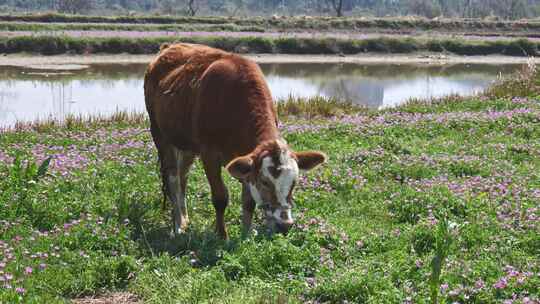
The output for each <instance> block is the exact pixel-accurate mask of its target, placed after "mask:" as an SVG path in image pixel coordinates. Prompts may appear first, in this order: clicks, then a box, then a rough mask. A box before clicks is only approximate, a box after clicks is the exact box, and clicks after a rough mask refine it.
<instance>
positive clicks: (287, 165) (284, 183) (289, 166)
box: [261, 150, 298, 208]
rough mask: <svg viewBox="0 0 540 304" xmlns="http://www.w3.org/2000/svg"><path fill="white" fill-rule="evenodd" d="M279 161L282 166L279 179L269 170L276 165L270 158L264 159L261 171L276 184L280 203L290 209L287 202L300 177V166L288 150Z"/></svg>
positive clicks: (280, 156)
mask: <svg viewBox="0 0 540 304" xmlns="http://www.w3.org/2000/svg"><path fill="white" fill-rule="evenodd" d="M279 161H280V165H279V167H278V168H277V169H279V170H280V171H281V174H280V175H279V176H278V178H274V176H273V175H272V174H271V173H270V171H269V170H268V167H273V166H275V165H276V164H274V162H273V161H272V158H271V157H269V156H268V157H265V158H264V159H263V161H262V167H261V170H262V173H263V175H264V176H265V177H266V178H267V179H269V180H270V181H271V182H272V183H273V184H274V188H275V189H276V197H277V199H278V203H279V204H280V205H281V206H282V207H283V208H290V206H289V203H288V202H287V196H288V195H289V192H290V191H291V187H292V186H293V183H294V181H295V180H296V179H297V177H298V164H297V163H296V161H295V160H294V159H293V158H292V157H291V155H290V153H289V151H287V150H285V151H283V152H282V153H281V154H280V155H279Z"/></svg>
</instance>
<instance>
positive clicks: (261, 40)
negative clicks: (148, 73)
mask: <svg viewBox="0 0 540 304" xmlns="http://www.w3.org/2000/svg"><path fill="white" fill-rule="evenodd" d="M173 42H190V43H201V44H206V45H209V46H213V47H217V48H220V49H223V50H227V51H233V52H240V53H275V54H358V53H365V52H377V53H412V52H418V51H428V52H450V53H454V54H458V55H490V54H503V55H512V56H534V55H537V54H538V43H537V42H534V41H530V40H527V39H517V40H500V41H476V40H475V41H471V40H460V39H432V40H425V39H412V38H404V39H400V38H386V37H380V38H370V39H337V38H325V37H323V38H316V37H314V38H298V37H286V36H283V37H235V36H234V35H231V36H215V37H212V36H192V37H141V38H119V37H118V38H117V37H111V38H92V37H83V38H77V37H69V36H17V37H0V53H7V54H11V53H19V52H29V53H39V54H45V55H53V54H63V53H75V54H91V53H114V54H116V53H130V54H153V53H156V52H157V51H158V50H159V46H160V44H162V43H173Z"/></svg>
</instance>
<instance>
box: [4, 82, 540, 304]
mask: <svg viewBox="0 0 540 304" xmlns="http://www.w3.org/2000/svg"><path fill="white" fill-rule="evenodd" d="M539 84H540V76H539V75H538V74H535V73H533V72H531V71H528V72H526V73H522V74H521V75H520V76H516V77H514V78H513V79H512V80H509V81H506V82H504V83H501V84H500V85H499V86H497V87H494V88H492V89H491V90H489V92H488V93H487V95H486V96H479V97H473V98H457V97H453V98H446V99H442V100H438V101H431V102H425V101H423V102H420V101H417V102H411V103H409V104H408V105H405V106H402V107H399V108H395V109H387V110H384V111H378V112H365V111H362V110H355V109H350V108H349V107H347V106H343V112H336V113H334V114H333V115H340V118H339V119H338V118H337V117H327V118H325V117H324V116H325V115H307V116H304V115H297V114H298V113H296V112H298V111H299V110H298V108H301V107H307V105H305V104H304V105H302V102H301V101H295V102H291V105H290V108H289V109H285V108H282V109H281V110H280V112H281V113H282V114H284V113H288V114H291V115H289V116H287V117H284V118H286V119H285V120H284V123H283V124H282V125H281V130H282V132H283V135H284V136H285V138H286V140H287V141H288V142H289V143H290V145H291V146H292V147H294V148H295V149H320V150H323V151H325V152H326V153H327V154H328V155H329V160H330V161H329V163H328V164H326V165H325V166H324V167H322V168H320V169H318V170H316V171H315V172H312V173H309V174H306V175H302V177H301V179H300V181H299V183H298V189H297V190H296V194H295V201H296V206H295V209H294V213H295V215H296V218H297V224H296V226H295V227H294V228H293V229H292V231H291V232H290V233H289V234H288V235H287V236H282V235H274V236H272V237H267V236H265V235H264V234H263V233H261V234H259V235H258V236H254V237H252V238H251V239H246V240H244V239H241V237H240V206H239V203H238V202H239V199H240V189H239V188H240V187H239V185H238V183H237V182H236V181H233V180H232V179H230V178H229V177H228V176H227V177H226V182H227V184H228V185H229V186H230V190H231V206H230V208H229V209H228V211H227V214H226V220H227V222H228V226H229V228H230V235H231V240H230V241H228V242H223V241H220V240H218V239H216V237H215V235H214V233H213V228H212V222H213V219H214V216H213V209H212V208H213V207H212V206H211V203H210V201H209V197H210V193H209V187H208V185H207V182H206V180H205V178H204V175H203V172H202V168H201V166H200V164H199V163H198V162H197V163H196V165H195V167H194V169H193V171H192V173H191V175H190V183H189V186H188V190H187V197H188V206H189V212H190V216H191V227H190V230H189V232H188V233H187V234H186V235H183V236H180V237H177V238H170V237H169V236H168V229H169V226H168V225H169V211H168V210H167V211H164V210H162V207H161V200H162V196H161V193H160V191H159V189H160V181H159V174H158V170H157V166H156V160H157V156H156V152H155V149H154V147H153V143H152V141H151V138H150V135H149V132H148V125H147V122H146V119H144V115H142V116H141V115H131V116H130V115H124V116H122V115H119V116H117V117H113V118H111V119H94V120H92V121H86V122H85V121H73V122H71V123H67V124H65V125H62V126H61V125H54V124H50V125H49V126H45V125H41V128H27V127H24V126H22V125H21V127H20V128H19V129H18V130H17V131H8V132H3V133H1V134H0V219H1V221H0V223H1V225H0V254H1V255H2V259H1V260H0V271H2V272H0V302H6V303H17V302H34V303H61V302H63V301H64V300H65V299H66V298H67V299H69V298H78V297H82V296H93V295H100V294H104V293H108V292H111V291H124V292H125V291H127V292H131V293H134V294H136V296H137V297H138V298H139V299H141V300H144V301H145V302H146V303H194V302H212V303H239V302H244V303H261V302H262V303H275V302H280V301H281V302H289V303H305V302H309V303H317V302H331V303H337V302H340V301H343V300H347V301H349V302H355V303H427V302H429V299H430V297H432V296H433V294H435V293H436V294H439V297H440V300H441V303H453V302H461V303H503V301H506V300H512V301H513V303H535V301H538V299H539V295H538V290H537V287H538V286H539V284H540V262H539V260H538V255H539V254H540V243H539V239H538V233H540V209H538V201H539V200H540V182H539V181H540V176H539V172H540V143H539V142H538V140H537V139H538V138H539V136H540V123H539V122H540V104H539V102H538V98H540V90H539V89H538V87H539V86H538V85H539ZM295 103H296V105H294V104H295ZM295 109H296V110H295ZM295 111H296V112H295ZM301 111H304V110H301ZM312 112H313V113H318V112H319V113H320V114H324V113H325V110H324V106H320V107H319V106H313V108H312ZM295 113H296V117H295V116H294V115H295ZM330 115H332V114H330ZM308 116H309V117H311V119H307V117H308ZM49 159H50V160H49ZM260 223H261V221H260V219H259V220H257V225H260ZM433 261H440V263H437V262H435V263H434V264H432V262H433ZM438 264H440V266H437V265H438ZM433 265H435V266H433ZM433 267H435V268H433ZM439 270H440V276H436V275H435V276H434V275H433V273H437V272H438V271H439ZM504 303H507V302H504Z"/></svg>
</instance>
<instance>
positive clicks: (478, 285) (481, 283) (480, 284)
mask: <svg viewBox="0 0 540 304" xmlns="http://www.w3.org/2000/svg"><path fill="white" fill-rule="evenodd" d="M485 286H486V284H485V283H484V281H483V280H482V279H479V280H478V281H476V282H475V283H474V287H475V288H476V289H482V288H484V287H485Z"/></svg>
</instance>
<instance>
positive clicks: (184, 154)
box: [162, 146, 195, 234]
mask: <svg viewBox="0 0 540 304" xmlns="http://www.w3.org/2000/svg"><path fill="white" fill-rule="evenodd" d="M163 157H164V159H163V161H162V166H163V167H162V171H163V176H164V178H165V179H166V193H167V196H168V197H169V199H170V200H171V202H172V204H173V210H172V222H173V225H174V227H173V232H174V234H181V233H183V232H185V230H186V228H187V225H188V222H189V216H188V212H187V206H186V186H187V177H188V172H189V169H190V168H191V165H192V164H193V159H194V158H195V156H194V154H193V153H192V152H190V151H185V150H178V149H176V148H175V147H173V146H168V147H166V150H165V151H164V153H163Z"/></svg>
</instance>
